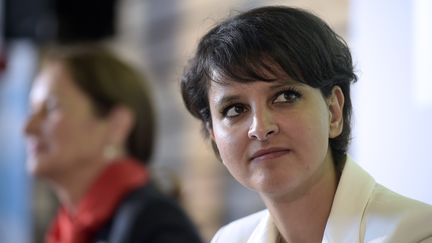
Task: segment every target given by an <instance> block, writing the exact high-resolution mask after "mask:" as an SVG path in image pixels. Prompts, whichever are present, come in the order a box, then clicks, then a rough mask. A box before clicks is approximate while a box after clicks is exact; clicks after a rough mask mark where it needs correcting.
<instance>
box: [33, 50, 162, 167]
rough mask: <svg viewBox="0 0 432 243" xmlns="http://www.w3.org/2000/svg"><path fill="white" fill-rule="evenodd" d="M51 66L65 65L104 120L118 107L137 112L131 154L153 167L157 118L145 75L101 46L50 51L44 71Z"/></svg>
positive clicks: (129, 147)
mask: <svg viewBox="0 0 432 243" xmlns="http://www.w3.org/2000/svg"><path fill="white" fill-rule="evenodd" d="M50 63H60V64H61V65H64V67H65V68H66V70H67V71H68V72H69V73H70V75H71V76H72V80H73V82H75V84H76V85H77V86H78V87H79V88H80V89H81V90H82V91H83V92H84V93H85V94H86V95H87V96H88V97H89V98H90V100H91V101H92V103H93V105H94V107H95V111H96V113H97V115H99V116H100V117H104V116H106V115H108V114H109V112H110V111H111V110H112V109H113V108H115V107H116V106H117V105H124V106H126V107H128V108H129V109H130V110H131V111H132V112H133V114H134V118H135V121H134V125H133V127H132V129H131V132H130V134H129V136H128V138H127V144H126V147H127V151H128V153H129V154H130V155H131V156H133V157H135V158H137V159H138V160H140V161H141V162H142V163H144V164H147V163H149V162H150V159H151V156H152V153H153V147H154V137H155V134H154V133H155V115H154V109H153V104H152V102H151V96H150V90H149V87H147V85H148V84H147V83H146V80H145V79H144V78H143V75H142V74H141V73H139V72H138V71H137V70H135V69H134V68H133V67H132V66H131V65H129V64H127V63H126V62H124V61H123V60H121V59H120V58H119V57H118V56H117V55H116V54H114V53H113V52H112V51H110V50H109V49H108V48H106V47H103V46H101V45H98V44H73V45H67V46H49V47H46V48H45V49H44V51H43V55H42V60H41V68H43V67H44V65H49V64H50Z"/></svg>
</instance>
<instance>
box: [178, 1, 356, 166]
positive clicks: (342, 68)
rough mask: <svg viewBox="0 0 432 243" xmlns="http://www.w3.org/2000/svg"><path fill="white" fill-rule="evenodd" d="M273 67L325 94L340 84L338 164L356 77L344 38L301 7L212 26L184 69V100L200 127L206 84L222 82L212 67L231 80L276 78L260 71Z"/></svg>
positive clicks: (333, 142)
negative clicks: (351, 90) (343, 102)
mask: <svg viewBox="0 0 432 243" xmlns="http://www.w3.org/2000/svg"><path fill="white" fill-rule="evenodd" d="M276 66H277V67H276ZM277 68H279V69H282V70H283V71H284V72H285V73H286V74H287V75H288V76H289V77H290V78H292V79H294V80H295V81H298V82H301V83H305V84H307V85H309V86H311V87H314V88H319V89H320V90H321V93H322V94H323V96H324V97H328V96H329V95H330V94H331V90H332V88H333V87H334V86H339V87H340V88H341V89H342V91H343V93H344V96H345V105H344V107H343V131H342V133H341V134H340V135H339V136H338V137H336V138H332V139H330V141H329V142H330V147H331V150H332V154H333V158H334V161H335V163H336V165H340V164H342V163H343V161H344V160H345V158H346V152H347V148H348V144H349V140H350V133H351V111H352V105H351V98H350V85H351V83H353V82H355V81H357V76H356V75H355V73H354V70H353V63H352V58H351V53H350V50H349V48H348V46H347V44H346V42H345V41H344V40H343V39H342V38H341V37H340V36H339V35H338V34H336V33H335V32H334V31H333V30H332V29H331V28H330V27H329V26H328V25H327V24H326V23H325V22H324V21H323V20H321V19H320V18H318V17H317V16H315V15H313V14H311V13H309V12H307V11H305V10H302V9H298V8H291V7H285V6H268V7H262V8H257V9H252V10H250V11H247V12H245V13H242V14H239V15H237V16H234V17H231V18H228V19H226V20H225V21H223V22H221V23H220V24H218V25H216V26H215V27H213V28H212V29H211V30H210V31H209V32H208V33H207V34H206V35H204V36H203V37H202V38H201V40H200V42H199V44H198V48H197V50H196V53H195V55H194V57H193V58H192V59H191V60H190V62H189V66H188V67H187V68H186V70H185V72H184V74H183V77H182V79H181V92H182V96H183V101H184V103H185V105H186V108H187V109H188V111H189V112H190V113H191V114H192V115H193V116H195V117H196V118H198V119H200V120H201V121H202V123H203V125H204V126H206V125H209V126H211V125H212V124H211V115H210V108H209V102H208V89H209V87H210V82H212V81H216V82H218V81H221V80H217V79H219V78H217V77H215V76H214V75H213V73H214V72H217V74H218V76H219V77H222V79H228V80H233V81H235V82H254V81H267V82H271V81H273V80H274V78H269V75H265V74H264V73H271V74H276V69H277ZM262 70H265V71H266V72H262ZM204 131H205V129H204ZM205 133H206V135H207V136H208V132H205ZM212 145H213V148H214V149H215V152H216V154H217V155H218V151H217V148H216V146H215V144H214V143H212Z"/></svg>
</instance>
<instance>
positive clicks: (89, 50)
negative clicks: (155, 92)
mask: <svg viewBox="0 0 432 243" xmlns="http://www.w3.org/2000/svg"><path fill="white" fill-rule="evenodd" d="M30 106H31V114H30V116H29V118H28V121H27V124H26V126H25V134H26V136H27V140H28V156H29V159H28V166H29V170H30V171H31V173H32V174H33V175H34V176H36V177H38V178H41V179H44V180H46V181H47V182H48V183H49V185H50V186H52V188H53V190H54V192H55V194H56V196H57V197H58V199H59V201H60V203H61V207H60V209H59V210H58V213H57V216H56V217H55V219H54V220H53V222H52V224H51V226H50V229H49V231H48V232H47V234H46V242H49V243H57V242H63V243H86V242H99V241H104V242H111V243H112V242H119V243H120V242H124V243H126V242H127V243H132V242H149V243H150V242H161V243H162V242H163V243H167V242H188V243H190V242H201V241H200V237H199V235H198V234H197V231H196V230H195V228H194V226H193V225H192V223H191V221H190V220H189V219H188V217H187V216H186V215H185V213H184V212H183V211H182V209H181V208H180V207H179V206H178V205H177V204H176V203H175V202H174V201H173V200H171V199H170V198H168V197H167V196H164V195H162V194H161V193H159V192H158V191H157V190H156V189H155V187H154V186H153V185H152V182H151V178H150V173H149V169H148V164H149V163H150V159H151V155H152V151H153V144H154V136H155V135H154V131H155V121H154V119H155V118H154V113H153V106H152V104H151V100H150V95H149V90H148V87H146V84H145V82H144V80H143V79H142V77H141V76H140V74H139V73H138V72H137V71H136V70H134V69H133V68H132V67H130V66H129V65H127V64H126V63H124V62H123V61H121V60H120V59H119V58H118V57H116V56H115V55H114V54H113V53H112V52H110V51H108V50H107V49H106V48H103V47H101V46H96V45H81V46H73V47H62V48H52V49H51V50H50V51H48V52H46V53H45V55H44V57H43V58H42V62H41V68H40V71H39V73H38V75H37V77H36V79H35V81H34V84H33V86H32V89H31V93H30Z"/></svg>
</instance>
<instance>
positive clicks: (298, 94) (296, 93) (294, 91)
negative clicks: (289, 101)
mask: <svg viewBox="0 0 432 243" xmlns="http://www.w3.org/2000/svg"><path fill="white" fill-rule="evenodd" d="M287 92H291V93H294V94H295V95H296V96H297V97H298V98H301V97H302V94H301V93H300V91H299V90H298V89H297V88H295V87H286V88H284V89H283V90H281V91H279V92H277V93H276V94H275V96H274V97H275V98H277V97H278V96H279V95H281V94H283V93H287Z"/></svg>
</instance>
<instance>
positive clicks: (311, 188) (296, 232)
mask: <svg viewBox="0 0 432 243" xmlns="http://www.w3.org/2000/svg"><path fill="white" fill-rule="evenodd" d="M322 166H324V169H323V173H319V175H316V176H315V177H316V178H313V179H312V181H311V183H310V184H309V185H308V186H307V187H305V188H303V190H304V191H302V192H295V193H293V194H292V195H287V196H285V197H277V198H274V197H266V196H263V195H262V198H263V200H264V203H265V204H266V206H267V208H268V209H269V211H270V214H271V215H272V218H273V221H274V223H275V225H276V227H277V229H278V231H279V234H280V235H281V237H282V238H283V239H282V241H281V242H290V243H295V242H321V241H322V237H323V235H324V230H325V227H326V223H327V219H328V217H329V215H330V210H331V207H332V203H333V198H334V195H335V193H336V189H337V184H338V181H339V177H340V175H339V173H337V172H336V170H335V168H334V165H333V162H332V160H330V162H327V163H324V164H323V165H322Z"/></svg>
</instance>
